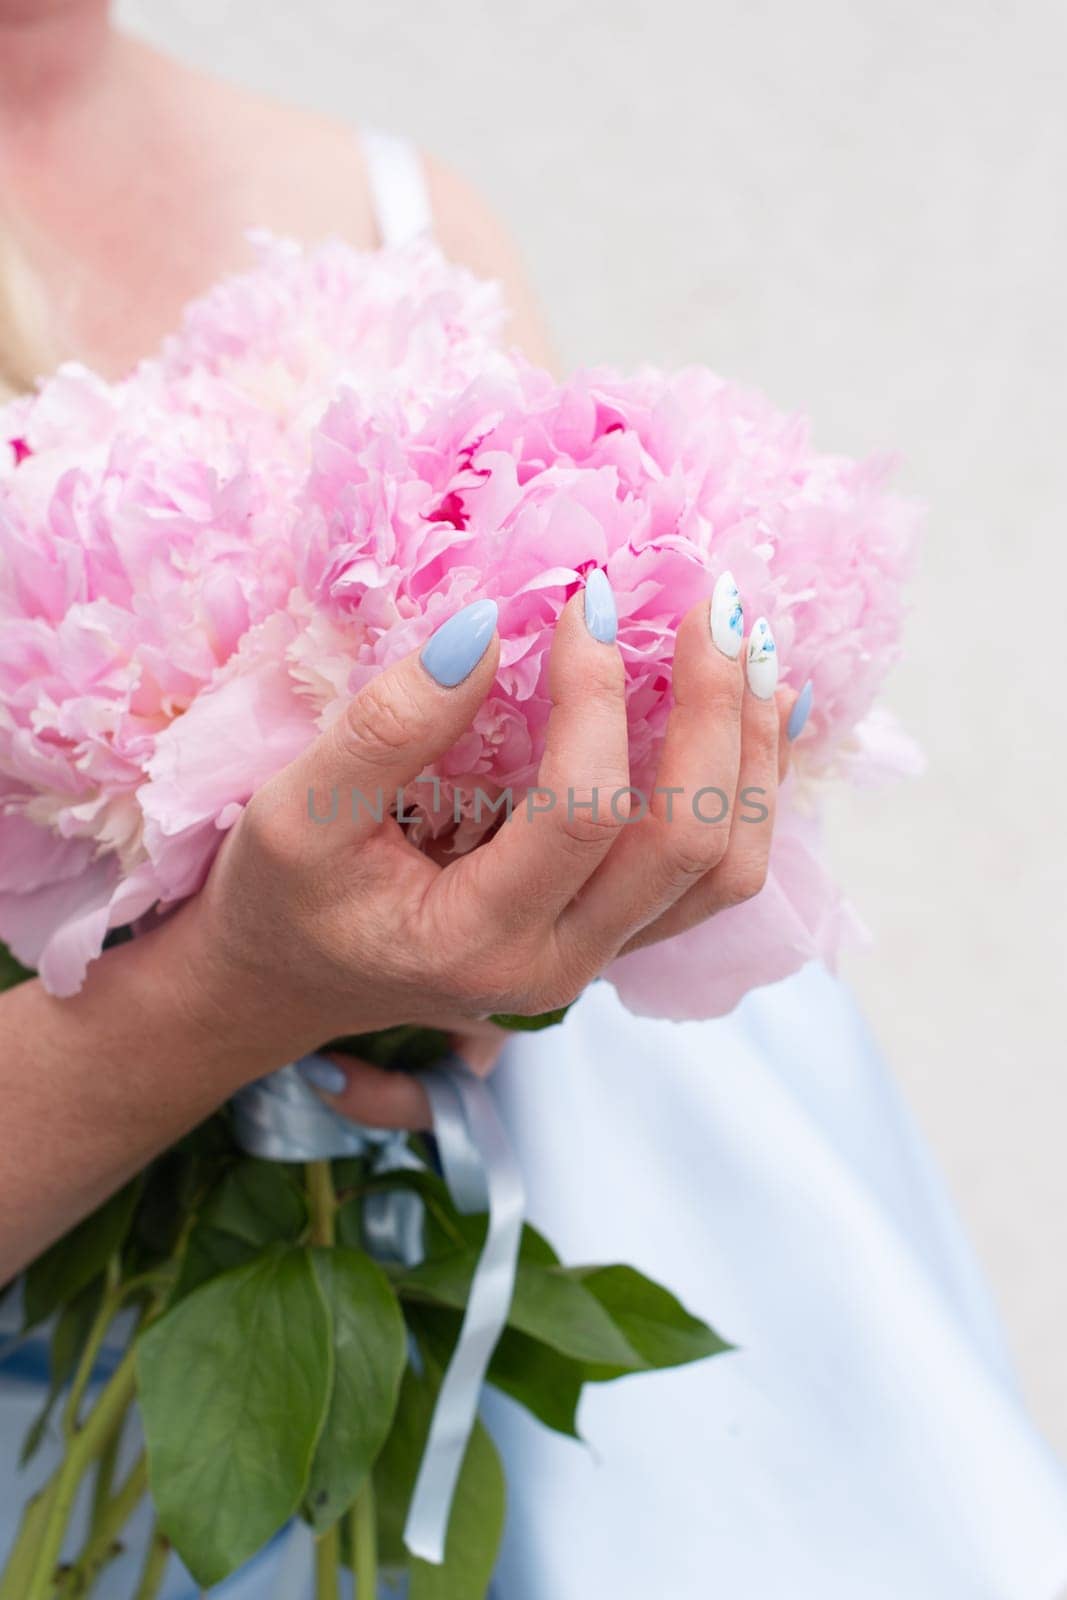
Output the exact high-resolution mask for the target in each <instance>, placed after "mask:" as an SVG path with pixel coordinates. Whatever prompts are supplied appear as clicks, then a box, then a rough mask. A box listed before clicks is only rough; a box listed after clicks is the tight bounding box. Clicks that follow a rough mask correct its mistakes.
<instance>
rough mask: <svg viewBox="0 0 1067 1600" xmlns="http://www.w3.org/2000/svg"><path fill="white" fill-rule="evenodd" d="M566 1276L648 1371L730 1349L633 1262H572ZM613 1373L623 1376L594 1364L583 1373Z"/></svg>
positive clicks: (592, 1376) (609, 1375)
mask: <svg viewBox="0 0 1067 1600" xmlns="http://www.w3.org/2000/svg"><path fill="white" fill-rule="evenodd" d="M568 1276H570V1277H573V1278H575V1279H576V1280H577V1281H578V1282H579V1283H581V1284H583V1285H584V1287H585V1288H586V1289H588V1290H589V1292H590V1294H592V1295H594V1296H595V1297H596V1299H597V1300H598V1301H599V1302H600V1304H601V1305H602V1306H603V1308H604V1310H605V1311H606V1312H607V1313H608V1315H609V1316H610V1317H611V1320H612V1321H613V1322H614V1324H615V1326H616V1327H617V1328H618V1329H619V1331H620V1332H621V1333H622V1334H623V1336H624V1338H625V1339H626V1341H627V1343H628V1344H630V1345H631V1346H632V1348H633V1349H634V1350H636V1351H637V1354H638V1355H639V1356H640V1358H641V1362H642V1364H643V1366H644V1367H645V1368H646V1369H647V1370H649V1371H654V1370H658V1369H660V1368H663V1367H681V1366H684V1365H686V1363H688V1362H690V1361H703V1360H705V1359H706V1358H707V1357H708V1356H718V1355H723V1354H724V1353H725V1352H726V1351H728V1350H732V1349H733V1348H734V1347H733V1345H730V1344H727V1343H726V1341H725V1339H721V1338H720V1337H719V1335H718V1334H717V1333H716V1332H715V1331H714V1330H713V1329H712V1328H709V1327H708V1325H707V1323H706V1322H701V1321H700V1320H699V1318H697V1317H694V1316H691V1315H690V1313H689V1312H688V1311H686V1309H685V1307H684V1306H683V1305H681V1304H680V1303H679V1302H678V1301H677V1300H676V1299H675V1297H674V1295H672V1294H671V1293H670V1291H669V1290H667V1289H665V1288H664V1287H663V1285H662V1284H659V1283H653V1282H652V1280H651V1279H650V1278H646V1277H644V1276H643V1274H642V1273H640V1272H638V1271H637V1270H636V1269H635V1268H634V1267H623V1266H612V1267H574V1268H572V1269H571V1270H570V1272H569V1274H568ZM617 1376H621V1374H620V1373H619V1372H618V1370H614V1371H611V1370H609V1371H607V1372H598V1371H597V1370H596V1369H595V1368H593V1369H591V1370H589V1371H588V1372H587V1374H586V1377H587V1379H588V1380H589V1381H596V1380H597V1379H600V1380H601V1381H603V1380H604V1379H606V1378H612V1377H617Z"/></svg>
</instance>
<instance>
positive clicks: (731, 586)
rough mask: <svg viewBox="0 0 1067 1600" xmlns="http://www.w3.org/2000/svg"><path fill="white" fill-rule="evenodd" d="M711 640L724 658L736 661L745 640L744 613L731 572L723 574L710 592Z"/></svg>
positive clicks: (739, 594)
mask: <svg viewBox="0 0 1067 1600" xmlns="http://www.w3.org/2000/svg"><path fill="white" fill-rule="evenodd" d="M711 638H712V642H713V644H714V645H715V647H716V649H718V650H721V651H722V653H723V655H724V656H729V658H730V660H731V661H735V660H736V659H737V656H738V653H739V652H740V649H741V646H742V644H743V643H744V638H745V612H744V608H743V606H742V605H741V593H740V591H739V589H738V587H737V584H736V583H735V582H734V575H733V573H732V572H724V573H723V575H722V577H721V578H719V580H718V581H717V583H716V585H715V587H714V589H713V590H712V591H711Z"/></svg>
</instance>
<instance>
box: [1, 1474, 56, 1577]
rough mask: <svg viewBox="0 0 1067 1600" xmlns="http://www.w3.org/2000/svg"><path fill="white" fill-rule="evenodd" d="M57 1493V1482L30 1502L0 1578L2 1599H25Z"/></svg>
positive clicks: (39, 1491) (26, 1506)
mask: <svg viewBox="0 0 1067 1600" xmlns="http://www.w3.org/2000/svg"><path fill="white" fill-rule="evenodd" d="M54 1493H55V1479H54V1478H53V1479H52V1481H51V1483H47V1484H45V1486H44V1487H43V1488H42V1489H39V1490H38V1492H37V1493H36V1494H35V1495H34V1496H33V1497H32V1498H31V1499H30V1500H28V1501H27V1503H26V1505H25V1507H24V1509H23V1512H22V1522H21V1524H20V1526H19V1531H18V1536H17V1538H16V1540H15V1543H14V1545H13V1546H12V1549H11V1552H10V1554H9V1556H8V1559H7V1564H6V1566H5V1567H4V1575H3V1578H2V1579H0V1600H24V1597H25V1594H26V1591H27V1589H28V1588H29V1583H30V1577H31V1575H32V1573H33V1568H34V1562H35V1561H36V1559H37V1551H38V1549H39V1548H40V1544H41V1538H42V1536H43V1534H44V1526H45V1523H46V1522H47V1520H48V1511H49V1508H50V1506H51V1503H52V1499H53V1496H54Z"/></svg>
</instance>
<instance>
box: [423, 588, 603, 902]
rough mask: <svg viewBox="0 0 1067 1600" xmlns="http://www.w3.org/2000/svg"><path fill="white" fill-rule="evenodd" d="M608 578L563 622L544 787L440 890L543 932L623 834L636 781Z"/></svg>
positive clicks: (449, 873) (447, 876)
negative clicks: (631, 768)
mask: <svg viewBox="0 0 1067 1600" xmlns="http://www.w3.org/2000/svg"><path fill="white" fill-rule="evenodd" d="M615 631H616V618H615V601H614V597H613V595H612V593H611V588H610V586H609V584H608V581H607V578H606V577H605V576H604V574H603V573H602V572H600V571H599V570H597V571H594V572H592V573H590V575H589V579H588V581H587V584H586V587H585V589H584V591H583V592H580V593H578V594H576V595H574V596H572V598H571V599H570V600H569V601H568V603H567V605H566V606H565V607H564V609H563V612H562V614H561V616H560V619H559V622H558V623H557V624H556V631H555V637H554V639H553V642H552V653H551V656H550V658H549V693H550V695H551V699H552V711H551V714H550V716H549V720H548V729H547V733H546V738H545V751H544V756H543V758H542V761H541V765H540V768H539V770H538V788H537V790H536V791H532V792H531V793H530V794H529V795H528V796H527V797H526V799H525V800H524V801H523V802H522V803H521V804H519V805H516V807H515V809H514V811H513V813H512V815H511V816H510V818H509V819H508V820H507V821H506V822H505V824H504V826H503V827H502V828H501V829H500V830H499V832H498V833H497V834H496V835H495V836H494V837H493V838H492V839H490V840H489V841H488V842H487V843H486V844H485V845H483V846H482V847H481V848H480V849H478V850H475V851H473V852H472V853H471V854H470V855H469V856H465V857H463V858H461V859H460V860H459V861H457V862H456V863H455V864H454V865H452V866H450V867H448V868H447V869H446V870H445V872H444V874H443V877H442V879H441V881H440V883H439V885H436V886H435V889H439V890H440V892H441V893H442V894H443V895H446V894H447V895H454V894H455V893H456V890H457V889H462V890H463V891H464V892H467V893H469V894H470V895H471V896H472V897H473V899H474V900H475V901H476V902H477V904H478V905H479V906H480V907H481V908H482V912H483V915H484V916H485V917H486V918H487V920H489V921H492V920H494V919H498V920H499V921H500V923H501V925H502V926H508V925H509V924H510V925H513V926H514V925H515V924H516V923H526V924H529V923H531V922H533V923H536V924H537V925H539V926H544V927H545V928H546V929H547V928H549V927H551V925H552V924H553V923H554V922H555V919H556V917H557V916H558V915H559V913H560V911H561V910H562V909H563V907H564V906H566V905H567V904H568V902H569V901H570V900H571V899H573V897H574V896H575V894H577V892H578V891H579V889H581V887H582V885H583V884H584V883H585V882H586V881H587V879H588V878H589V877H590V876H591V875H592V873H593V872H595V870H596V868H597V867H598V866H599V864H600V862H601V861H602V860H603V859H604V857H605V855H606V854H607V853H608V851H609V850H610V848H611V846H612V844H613V843H614V842H615V840H616V839H617V838H618V836H619V833H620V831H621V830H622V827H623V824H624V822H625V817H626V808H627V801H628V795H629V790H628V784H629V762H628V744H627V733H626V701H625V675H624V671H623V664H622V659H621V657H620V655H619V651H618V647H617V645H616V643H615Z"/></svg>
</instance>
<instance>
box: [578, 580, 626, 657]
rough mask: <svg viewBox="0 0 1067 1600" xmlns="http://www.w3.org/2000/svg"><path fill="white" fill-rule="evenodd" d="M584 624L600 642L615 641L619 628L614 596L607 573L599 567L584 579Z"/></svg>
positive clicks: (608, 642)
mask: <svg viewBox="0 0 1067 1600" xmlns="http://www.w3.org/2000/svg"><path fill="white" fill-rule="evenodd" d="M585 625H586V627H587V628H588V629H589V632H590V633H591V634H592V635H593V638H594V639H599V641H600V643H601V644H614V643H615V635H616V633H617V632H618V629H619V618H618V613H617V612H616V610H615V596H614V595H613V594H612V592H611V584H610V583H609V582H608V575H607V573H606V572H604V571H602V569H601V568H600V567H594V568H593V570H592V572H591V573H590V574H589V576H588V577H587V578H586V580H585Z"/></svg>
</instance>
